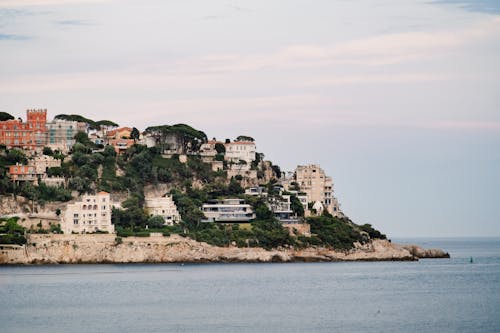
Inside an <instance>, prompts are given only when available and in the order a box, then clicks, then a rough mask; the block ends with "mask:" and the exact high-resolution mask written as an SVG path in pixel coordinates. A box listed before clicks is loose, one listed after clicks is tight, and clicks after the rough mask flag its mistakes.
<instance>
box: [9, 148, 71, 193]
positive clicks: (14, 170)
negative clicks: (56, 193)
mask: <svg viewBox="0 0 500 333" xmlns="http://www.w3.org/2000/svg"><path fill="white" fill-rule="evenodd" d="M29 163H30V164H28V165H20V164H16V165H11V166H9V176H10V178H11V179H12V181H14V182H33V183H34V184H35V185H38V180H41V181H43V182H44V183H45V184H46V185H48V186H60V185H62V184H64V178H62V177H50V178H49V177H47V169H48V168H54V167H60V166H61V161H60V160H58V159H55V158H53V157H52V156H46V155H39V156H36V157H34V158H33V159H31V160H29Z"/></svg>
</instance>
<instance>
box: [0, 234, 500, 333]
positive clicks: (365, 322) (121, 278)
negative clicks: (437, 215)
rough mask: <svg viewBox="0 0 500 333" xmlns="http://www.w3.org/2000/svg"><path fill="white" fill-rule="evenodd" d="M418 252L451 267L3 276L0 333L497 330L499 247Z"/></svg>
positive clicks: (118, 269) (78, 268) (55, 269)
mask: <svg viewBox="0 0 500 333" xmlns="http://www.w3.org/2000/svg"><path fill="white" fill-rule="evenodd" d="M411 242H416V243H419V244H421V245H424V246H427V247H440V248H444V249H446V250H448V251H449V252H450V253H451V255H452V258H451V259H428V260H421V261H419V262H371V263H370V262H367V263H305V264H206V265H176V264H175V265H174V264H171V265H163V264H158V265H74V266H73V265H61V266H32V267H0V332H140V331H142V332H167V331H172V332H440V333H443V332H500V239H435V240H432V241H423V240H411ZM471 257H473V261H474V262H473V263H470V258H471Z"/></svg>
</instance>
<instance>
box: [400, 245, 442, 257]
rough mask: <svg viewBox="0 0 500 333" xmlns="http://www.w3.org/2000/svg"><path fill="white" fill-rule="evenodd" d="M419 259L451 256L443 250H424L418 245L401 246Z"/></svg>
mask: <svg viewBox="0 0 500 333" xmlns="http://www.w3.org/2000/svg"><path fill="white" fill-rule="evenodd" d="M400 247H401V248H403V249H406V250H408V251H410V253H411V254H412V255H413V256H414V257H417V258H449V257H450V254H449V253H448V252H445V251H443V250H441V249H424V248H422V247H420V246H417V245H400Z"/></svg>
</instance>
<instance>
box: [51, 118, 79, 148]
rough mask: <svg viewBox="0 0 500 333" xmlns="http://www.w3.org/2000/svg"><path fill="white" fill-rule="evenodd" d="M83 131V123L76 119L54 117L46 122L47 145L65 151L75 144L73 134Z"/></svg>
mask: <svg viewBox="0 0 500 333" xmlns="http://www.w3.org/2000/svg"><path fill="white" fill-rule="evenodd" d="M79 131H82V132H84V131H85V123H78V122H77V121H70V120H63V119H54V120H53V121H52V122H50V123H47V139H46V142H47V144H46V145H47V147H50V148H52V149H53V150H56V149H57V150H59V151H61V152H62V153H67V152H68V151H70V150H71V148H72V147H73V145H74V144H75V139H74V137H75V134H76V133H78V132H79Z"/></svg>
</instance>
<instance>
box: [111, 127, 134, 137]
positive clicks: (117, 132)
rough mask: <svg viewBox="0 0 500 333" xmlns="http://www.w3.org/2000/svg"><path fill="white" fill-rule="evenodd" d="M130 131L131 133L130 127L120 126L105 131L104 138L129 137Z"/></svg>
mask: <svg viewBox="0 0 500 333" xmlns="http://www.w3.org/2000/svg"><path fill="white" fill-rule="evenodd" d="M131 133H132V129H131V128H130V127H120V128H117V129H114V130H111V131H108V132H106V138H107V139H108V140H112V139H129V138H130V134H131Z"/></svg>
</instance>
